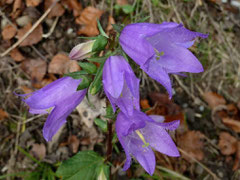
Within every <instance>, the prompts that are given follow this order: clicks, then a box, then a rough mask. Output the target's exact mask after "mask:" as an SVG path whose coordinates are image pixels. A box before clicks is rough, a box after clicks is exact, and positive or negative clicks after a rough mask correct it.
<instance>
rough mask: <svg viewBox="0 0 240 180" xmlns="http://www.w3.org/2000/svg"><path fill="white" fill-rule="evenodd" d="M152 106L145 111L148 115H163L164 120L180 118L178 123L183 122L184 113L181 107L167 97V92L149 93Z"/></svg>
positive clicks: (169, 120)
mask: <svg viewBox="0 0 240 180" xmlns="http://www.w3.org/2000/svg"><path fill="white" fill-rule="evenodd" d="M149 97H150V99H151V101H152V103H153V104H154V106H153V108H152V109H150V110H148V111H146V113H147V114H148V115H151V114H153V115H162V116H164V117H165V121H164V122H171V121H173V120H180V124H181V125H183V124H184V114H183V112H182V110H181V108H180V107H179V106H178V105H177V104H175V103H174V102H172V101H171V100H170V99H169V96H168V95H167V94H161V93H151V94H150V95H149Z"/></svg>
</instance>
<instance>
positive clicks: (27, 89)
mask: <svg viewBox="0 0 240 180" xmlns="http://www.w3.org/2000/svg"><path fill="white" fill-rule="evenodd" d="M21 90H22V91H23V92H24V94H29V93H32V92H33V89H31V88H29V87H27V86H21Z"/></svg>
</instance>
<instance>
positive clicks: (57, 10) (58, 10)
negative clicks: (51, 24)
mask: <svg viewBox="0 0 240 180" xmlns="http://www.w3.org/2000/svg"><path fill="white" fill-rule="evenodd" d="M54 1H55V0H45V1H44V9H45V11H46V10H47V9H48V8H49V7H50V6H51V5H52V3H53V2H54ZM64 12H65V9H64V7H63V6H62V5H61V4H60V3H57V4H56V5H55V6H54V7H53V9H52V10H51V12H50V13H49V14H48V18H52V17H60V16H62V15H63V14H64Z"/></svg>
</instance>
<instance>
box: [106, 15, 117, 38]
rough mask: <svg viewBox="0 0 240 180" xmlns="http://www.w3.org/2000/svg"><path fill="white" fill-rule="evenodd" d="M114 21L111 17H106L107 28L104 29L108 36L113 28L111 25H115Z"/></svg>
mask: <svg viewBox="0 0 240 180" xmlns="http://www.w3.org/2000/svg"><path fill="white" fill-rule="evenodd" d="M115 23H116V22H115V20H114V19H113V17H112V16H109V17H108V25H107V28H106V32H107V33H108V34H109V31H111V30H113V26H112V24H115Z"/></svg>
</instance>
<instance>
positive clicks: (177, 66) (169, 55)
mask: <svg viewBox="0 0 240 180" xmlns="http://www.w3.org/2000/svg"><path fill="white" fill-rule="evenodd" d="M196 37H201V38H207V37H208V35H206V34H202V33H199V32H193V31H190V30H188V29H186V28H184V27H183V25H182V24H177V23H173V22H164V23H162V24H151V23H136V24H130V25H127V26H126V27H125V28H124V29H123V30H122V32H121V35H120V44H121V46H122V48H123V50H124V51H125V52H126V53H127V54H128V55H129V56H130V57H131V58H132V59H133V60H134V61H135V62H136V63H137V64H139V65H140V67H141V68H142V69H143V70H144V71H145V72H146V73H147V74H148V75H149V76H150V77H151V78H153V79H155V80H157V81H158V82H159V83H161V84H162V85H163V86H164V87H165V88H166V89H167V91H168V93H169V96H170V97H171V96H172V87H171V81H170V78H169V75H168V74H169V73H170V74H181V72H190V73H199V72H202V71H203V67H202V65H201V63H200V62H199V61H198V59H197V58H196V57H195V56H194V55H193V54H192V53H191V52H190V51H189V50H188V48H189V47H191V46H192V45H193V44H194V40H195V38H196Z"/></svg>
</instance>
